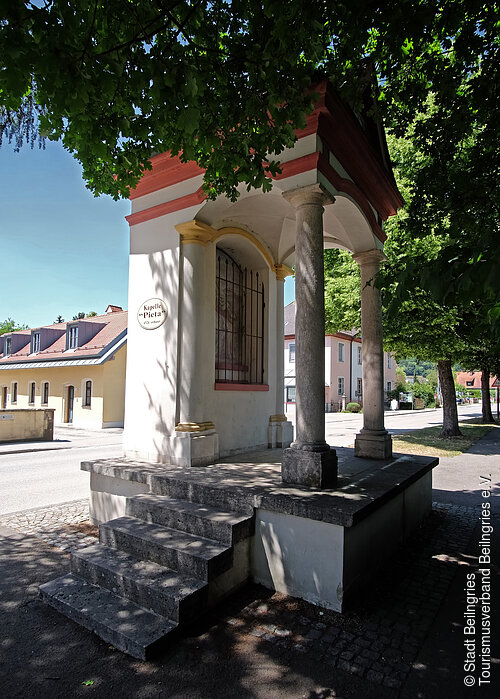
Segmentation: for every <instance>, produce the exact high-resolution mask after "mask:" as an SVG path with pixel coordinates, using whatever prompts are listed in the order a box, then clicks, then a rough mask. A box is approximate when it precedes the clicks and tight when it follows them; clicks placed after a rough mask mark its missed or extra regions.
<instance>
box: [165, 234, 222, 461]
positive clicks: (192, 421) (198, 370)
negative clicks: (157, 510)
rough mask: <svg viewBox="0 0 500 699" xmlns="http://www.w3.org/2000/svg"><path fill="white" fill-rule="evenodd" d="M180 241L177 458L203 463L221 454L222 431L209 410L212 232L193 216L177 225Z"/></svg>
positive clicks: (175, 447)
mask: <svg viewBox="0 0 500 699" xmlns="http://www.w3.org/2000/svg"><path fill="white" fill-rule="evenodd" d="M176 228H177V230H178V231H179V233H180V238H181V240H180V242H181V255H180V261H181V274H180V293H181V303H180V314H179V371H178V380H177V424H176V426H175V433H176V434H175V445H174V451H175V455H174V459H173V460H174V461H175V462H176V463H179V464H180V465H190V466H201V465H205V464H211V463H214V461H215V460H216V458H218V450H219V449H218V435H217V434H216V433H215V425H214V423H213V422H212V421H211V420H210V419H209V417H208V415H207V396H206V384H207V375H206V355H207V353H206V346H207V342H209V341H210V339H211V337H212V335H211V333H210V329H209V328H208V327H207V314H206V313H204V311H203V307H204V301H205V298H206V281H207V274H206V266H207V264H208V263H209V259H207V249H206V247H207V245H208V244H209V243H210V238H211V235H212V233H213V231H212V230H211V229H210V228H209V227H208V226H206V227H205V226H204V225H203V224H199V223H198V222H196V221H190V222H187V223H185V224H180V225H179V226H176Z"/></svg>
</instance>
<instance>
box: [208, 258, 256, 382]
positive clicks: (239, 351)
mask: <svg viewBox="0 0 500 699" xmlns="http://www.w3.org/2000/svg"><path fill="white" fill-rule="evenodd" d="M216 324H217V325H216V334H215V381H216V382H217V383H241V384H263V383H264V284H263V283H262V280H261V279H260V277H259V273H258V272H256V273H255V272H253V271H252V270H248V269H242V268H241V267H240V266H239V264H238V263H237V262H235V260H233V259H232V258H231V257H230V256H229V255H227V254H226V253H225V252H223V251H222V250H219V249H217V269H216Z"/></svg>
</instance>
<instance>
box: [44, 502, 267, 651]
mask: <svg viewBox="0 0 500 699" xmlns="http://www.w3.org/2000/svg"><path fill="white" fill-rule="evenodd" d="M200 497H202V494H200V493H199V492H198V493H197V499H200ZM209 497H210V493H207V494H206V499H208V498H209ZM253 533H254V515H253V513H248V512H247V513H246V514H242V513H234V512H229V511H227V510H226V509H221V508H219V507H217V508H214V507H212V506H210V505H207V504H204V503H203V502H193V501H191V499H186V500H180V499H175V498H172V497H168V496H166V495H156V494H144V495H136V496H134V497H130V498H127V503H126V515H125V516H124V517H119V518H118V519H114V520H111V521H109V522H106V523H104V524H101V525H100V526H99V544H95V545H94V546H90V547H88V548H86V549H81V550H79V551H74V552H73V553H72V554H71V572H70V573H69V574H68V575H64V576H62V577H60V578H57V579H55V580H52V581H51V582H48V583H46V584H45V585H42V586H41V587H40V596H41V598H42V599H43V600H44V601H45V602H46V603H47V604H49V605H51V606H52V607H54V608H55V609H57V610H58V611H60V612H62V613H63V614H65V615H66V616H67V617H69V618H70V619H73V620H74V621H76V622H78V623H79V624H81V625H82V626H84V627H85V628H87V629H89V630H91V631H94V632H95V633H96V634H97V635H98V636H100V637H101V638H102V639H104V640H105V641H107V642H109V643H111V644H112V645H113V646H115V647H116V648H118V649H119V650H122V651H124V652H125V653H128V654H129V655H132V656H134V657H136V658H140V659H142V660H144V659H146V658H149V657H151V656H152V655H154V654H155V653H156V652H158V650H160V648H162V647H163V646H164V645H165V644H166V643H167V642H169V641H171V640H172V638H173V637H174V636H175V633H176V632H177V631H178V629H179V627H180V626H181V625H182V624H186V623H189V622H190V621H192V620H194V619H195V618H198V617H199V616H200V615H201V614H202V613H203V612H204V611H206V609H207V607H208V606H211V605H213V604H215V603H216V602H217V601H218V600H219V599H220V598H221V597H223V596H224V595H227V594H229V593H230V592H231V591H232V590H234V589H236V588H237V587H238V586H239V585H241V584H242V583H244V582H245V580H247V578H248V576H249V566H250V539H251V537H252V535H253Z"/></svg>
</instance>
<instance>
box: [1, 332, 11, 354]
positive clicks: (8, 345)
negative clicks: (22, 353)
mask: <svg viewBox="0 0 500 699" xmlns="http://www.w3.org/2000/svg"><path fill="white" fill-rule="evenodd" d="M9 354H12V338H11V337H6V338H5V344H4V349H3V356H4V357H8V356H9Z"/></svg>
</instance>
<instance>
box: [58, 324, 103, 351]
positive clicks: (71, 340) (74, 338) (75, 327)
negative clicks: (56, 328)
mask: <svg viewBox="0 0 500 699" xmlns="http://www.w3.org/2000/svg"><path fill="white" fill-rule="evenodd" d="M105 325H106V323H92V322H90V321H85V320H77V321H75V322H73V323H68V324H67V326H66V350H75V349H78V348H79V347H83V346H84V345H86V344H87V343H88V342H89V340H91V339H92V338H93V337H94V335H97V333H98V332H99V330H101V329H102V328H104V326H105Z"/></svg>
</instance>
